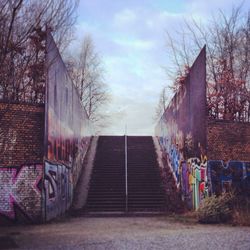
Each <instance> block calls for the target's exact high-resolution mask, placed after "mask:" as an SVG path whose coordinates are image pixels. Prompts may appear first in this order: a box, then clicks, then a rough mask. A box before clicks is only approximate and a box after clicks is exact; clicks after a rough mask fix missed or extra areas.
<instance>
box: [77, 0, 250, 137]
mask: <svg viewBox="0 0 250 250" xmlns="http://www.w3.org/2000/svg"><path fill="white" fill-rule="evenodd" d="M241 2H242V1H239V0H209V1H208V0H80V6H79V10H78V21H77V32H76V35H77V41H76V42H75V45H74V46H75V51H77V47H78V41H80V40H81V39H82V38H83V36H84V35H86V34H91V35H92V37H93V40H94V42H95V46H96V49H97V51H98V52H99V53H100V55H101V57H102V60H103V62H104V67H105V70H106V82H107V84H108V86H109V89H110V93H111V96H112V100H111V103H110V104H109V106H108V107H107V109H106V110H105V111H104V112H107V113H108V114H110V115H111V117H112V119H111V125H110V126H109V127H108V128H106V129H105V130H104V131H103V134H115V135H118V134H124V129H125V125H127V133H128V134H130V135H152V134H153V133H154V126H155V124H154V121H153V116H154V112H155V108H156V106H157V103H158V98H159V93H160V91H161V89H162V87H163V86H165V85H166V84H167V83H169V82H168V79H167V76H166V74H165V73H164V70H163V67H168V66H170V60H169V55H168V54H167V53H166V47H165V42H166V38H165V31H166V30H167V31H168V32H169V33H170V34H174V33H175V32H176V30H178V29H179V28H180V26H181V25H182V23H183V19H184V18H190V17H191V16H192V17H194V18H195V19H197V20H199V19H201V20H202V21H206V20H207V18H208V17H209V16H211V14H213V13H215V12H216V11H217V10H218V9H219V8H220V9H223V10H224V11H226V12H227V11H230V9H231V7H232V5H238V4H240V3H241ZM249 2H250V1H248V0H246V1H245V4H244V8H248V9H249V6H250V4H249Z"/></svg>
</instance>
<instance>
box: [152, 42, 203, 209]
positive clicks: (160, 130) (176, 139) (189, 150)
mask: <svg viewBox="0 0 250 250" xmlns="http://www.w3.org/2000/svg"><path fill="white" fill-rule="evenodd" d="M205 131H206V50H205V47H204V48H203V49H202V50H201V52H200V54H199V56H198V57H197V58H196V60H195V62H194V64H193V66H192V67H191V69H190V72H189V74H188V75H187V77H186V79H185V82H184V84H183V85H182V86H181V87H180V89H179V91H178V92H177V93H176V94H175V96H174V97H173V98H172V100H171V102H170V104H169V105H168V107H167V109H166V110H165V112H164V114H163V116H162V117H161V119H160V121H159V123H158V124H157V127H156V131H155V133H156V136H157V137H158V139H159V141H160V144H161V146H162V149H163V151H164V152H165V154H166V157H167V159H168V162H169V165H170V166H171V168H172V171H173V174H174V176H175V178H176V183H177V185H178V186H179V187H180V188H181V189H182V191H183V192H182V194H183V199H185V200H186V201H187V203H188V204H189V205H190V206H191V207H194V208H197V207H198V204H199V202H200V200H201V199H202V198H203V197H205V196H206V195H207V173H206V169H207V157H206V151H205V150H206V132H205Z"/></svg>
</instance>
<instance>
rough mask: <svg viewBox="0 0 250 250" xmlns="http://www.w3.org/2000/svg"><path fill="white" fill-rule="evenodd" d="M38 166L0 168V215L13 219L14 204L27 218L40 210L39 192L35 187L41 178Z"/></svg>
mask: <svg viewBox="0 0 250 250" xmlns="http://www.w3.org/2000/svg"><path fill="white" fill-rule="evenodd" d="M42 169H43V166H42V165H40V164H37V165H29V166H26V165H24V166H22V167H21V168H20V170H19V172H18V171H17V168H13V167H4V168H0V183H1V186H0V214H3V215H5V216H7V217H9V218H11V219H15V210H14V204H16V205H17V206H18V207H19V208H20V209H21V210H22V211H23V212H24V213H25V215H26V216H28V217H29V218H31V219H32V218H34V217H35V216H36V215H37V212H38V210H41V192H40V190H39V189H38V187H37V185H38V183H39V181H40V180H41V178H42Z"/></svg>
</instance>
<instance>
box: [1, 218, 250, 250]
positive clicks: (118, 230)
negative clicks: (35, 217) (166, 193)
mask: <svg viewBox="0 0 250 250" xmlns="http://www.w3.org/2000/svg"><path fill="white" fill-rule="evenodd" d="M2 237H5V241H3V240H4V238H2ZM6 237H7V238H6ZM8 240H13V242H12V243H13V244H14V243H16V246H17V247H18V248H17V249H37V250H38V249H107V250H111V249H128V250H133V249H136V250H137V249H143V250H145V249H150V250H152V249H192V250H194V249H216V250H217V249H241V250H243V249H250V228H247V227H232V226H222V225H219V226H218V225H214V226H211V225H209V226H205V225H197V224H192V223H189V224H187V223H181V222H176V221H175V220H173V219H171V218H166V217H127V218H125V217H122V218H121V217H120V218H119V217H118V218H112V217H109V218H85V217H81V218H68V219H65V220H64V221H61V222H54V223H51V224H47V225H36V226H13V227H0V249H5V248H3V245H4V244H5V245H6V244H7V241H8ZM1 246H2V247H1ZM13 246H14V245H13Z"/></svg>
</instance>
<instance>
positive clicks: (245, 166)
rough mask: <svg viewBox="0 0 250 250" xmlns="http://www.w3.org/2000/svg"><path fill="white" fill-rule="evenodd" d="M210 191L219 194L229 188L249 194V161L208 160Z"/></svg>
mask: <svg viewBox="0 0 250 250" xmlns="http://www.w3.org/2000/svg"><path fill="white" fill-rule="evenodd" d="M208 177H209V184H210V193H211V194H216V195H219V194H221V193H222V192H227V191H229V190H236V191H243V192H244V193H247V194H250V162H243V161H229V162H227V163H224V162H223V161H220V160H219V161H218V160H212V161H208Z"/></svg>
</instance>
